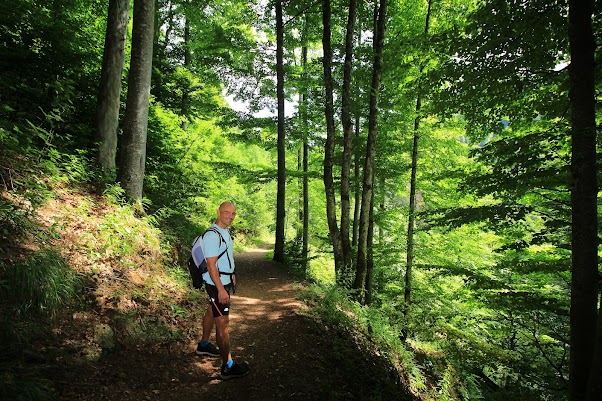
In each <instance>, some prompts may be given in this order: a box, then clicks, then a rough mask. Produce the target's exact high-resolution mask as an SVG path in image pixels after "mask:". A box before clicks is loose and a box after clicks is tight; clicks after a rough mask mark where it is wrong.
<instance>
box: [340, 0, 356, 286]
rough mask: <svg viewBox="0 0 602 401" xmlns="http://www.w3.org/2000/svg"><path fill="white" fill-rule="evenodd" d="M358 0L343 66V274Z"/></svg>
mask: <svg viewBox="0 0 602 401" xmlns="http://www.w3.org/2000/svg"><path fill="white" fill-rule="evenodd" d="M356 14H357V0H349V15H348V18H347V31H346V34H345V62H344V68H343V96H342V107H341V120H342V123H343V160H342V164H341V246H342V249H343V261H342V262H343V265H342V275H343V276H344V277H348V276H349V274H350V273H351V261H352V254H351V239H350V237H349V235H350V234H349V229H350V213H351V202H350V198H349V192H350V185H351V180H350V177H351V157H352V156H353V124H352V120H351V110H350V109H351V80H352V65H353V41H354V36H355V35H354V34H355V19H356Z"/></svg>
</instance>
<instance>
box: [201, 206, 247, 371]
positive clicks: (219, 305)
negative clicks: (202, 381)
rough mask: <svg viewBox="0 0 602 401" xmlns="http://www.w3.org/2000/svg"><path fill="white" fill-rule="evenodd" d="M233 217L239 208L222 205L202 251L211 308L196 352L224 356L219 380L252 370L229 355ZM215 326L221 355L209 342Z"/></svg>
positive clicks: (205, 318) (205, 236) (234, 279)
mask: <svg viewBox="0 0 602 401" xmlns="http://www.w3.org/2000/svg"><path fill="white" fill-rule="evenodd" d="M234 217H236V206H234V204H233V203H232V202H223V203H222V204H221V205H220V206H219V209H218V210H217V219H216V220H215V223H214V224H212V225H211V227H210V229H209V230H207V232H206V234H205V235H204V236H203V245H204V249H203V251H204V254H205V260H206V261H207V273H204V274H203V280H204V281H205V289H206V290H207V294H208V295H209V307H208V308H207V311H206V312H205V316H204V317H203V336H202V337H201V341H200V342H199V344H198V346H197V349H196V353H197V354H199V355H209V356H221V357H222V367H221V370H220V377H221V378H222V379H224V380H227V379H233V378H236V377H242V376H244V375H246V374H247V373H249V367H248V366H247V365H246V364H242V363H236V362H234V361H233V360H232V355H231V354H230V334H229V331H228V324H229V322H230V320H229V313H230V291H231V290H233V289H234V288H235V287H236V276H235V275H234V251H233V244H232V237H231V236H230V231H228V227H230V224H232V221H234ZM224 251H225V252H224ZM214 324H215V328H216V339H217V346H218V347H219V353H218V350H217V349H216V348H215V346H214V345H213V344H211V343H210V342H209V336H210V335H211V331H212V329H213V325H214Z"/></svg>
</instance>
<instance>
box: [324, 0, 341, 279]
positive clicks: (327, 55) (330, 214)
mask: <svg viewBox="0 0 602 401" xmlns="http://www.w3.org/2000/svg"><path fill="white" fill-rule="evenodd" d="M331 13H332V11H331V8H330V0H323V1H322V25H323V31H322V48H323V51H324V57H323V58H322V64H323V67H324V114H325V118H326V142H325V144H324V189H325V191H326V218H327V220H328V231H329V233H330V240H331V242H332V250H333V252H334V269H335V273H336V277H337V282H338V283H340V282H341V278H342V277H341V268H342V266H343V249H342V245H341V235H340V232H339V229H338V227H337V215H336V200H335V197H334V179H333V159H334V146H335V131H334V102H333V81H332V48H331V39H330V17H331Z"/></svg>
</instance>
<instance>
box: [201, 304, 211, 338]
mask: <svg viewBox="0 0 602 401" xmlns="http://www.w3.org/2000/svg"><path fill="white" fill-rule="evenodd" d="M213 323H214V318H213V313H212V312H211V305H207V310H206V311H205V316H204V317H203V336H202V337H201V341H209V337H211V331H213Z"/></svg>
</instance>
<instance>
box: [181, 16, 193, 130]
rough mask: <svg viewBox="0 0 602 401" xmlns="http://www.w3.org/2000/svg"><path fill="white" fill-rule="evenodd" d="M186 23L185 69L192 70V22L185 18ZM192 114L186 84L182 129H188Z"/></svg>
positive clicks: (183, 91) (183, 98)
mask: <svg viewBox="0 0 602 401" xmlns="http://www.w3.org/2000/svg"><path fill="white" fill-rule="evenodd" d="M185 18H186V20H185V22H184V68H186V69H188V70H190V67H191V66H192V53H191V51H190V20H189V19H188V17H185ZM189 114H190V87H189V84H188V82H186V87H184V88H182V107H181V109H180V115H181V116H182V117H183V120H182V124H181V127H182V129H184V130H186V129H188V116H189Z"/></svg>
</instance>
